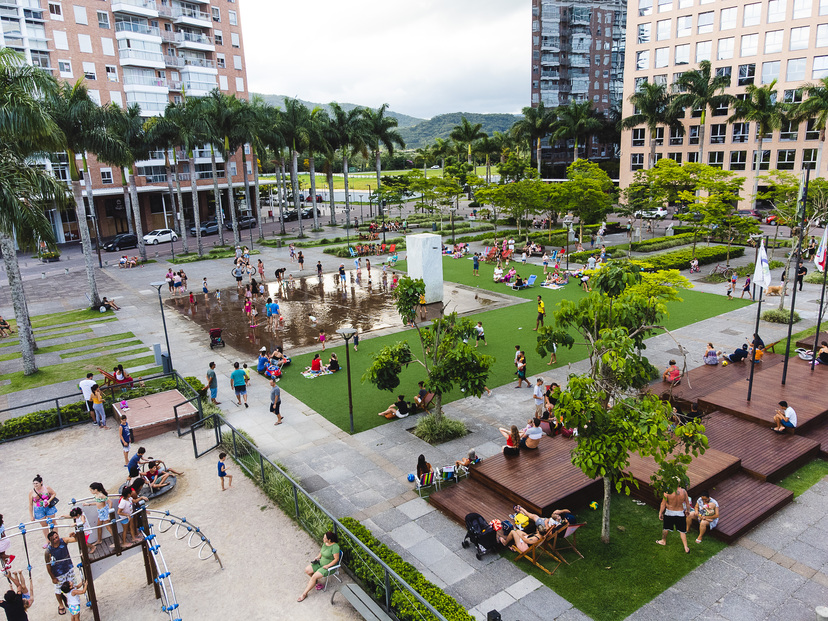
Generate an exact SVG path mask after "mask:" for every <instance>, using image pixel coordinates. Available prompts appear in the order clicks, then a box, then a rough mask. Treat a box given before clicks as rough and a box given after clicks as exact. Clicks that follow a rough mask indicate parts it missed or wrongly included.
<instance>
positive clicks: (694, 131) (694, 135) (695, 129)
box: [687, 125, 699, 144]
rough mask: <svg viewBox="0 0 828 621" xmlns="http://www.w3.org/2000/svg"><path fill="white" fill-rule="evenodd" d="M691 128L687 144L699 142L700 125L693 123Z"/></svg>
mask: <svg viewBox="0 0 828 621" xmlns="http://www.w3.org/2000/svg"><path fill="white" fill-rule="evenodd" d="M689 129H690V131H689V132H688V138H687V144H699V126H698V125H691V126H690V128H689Z"/></svg>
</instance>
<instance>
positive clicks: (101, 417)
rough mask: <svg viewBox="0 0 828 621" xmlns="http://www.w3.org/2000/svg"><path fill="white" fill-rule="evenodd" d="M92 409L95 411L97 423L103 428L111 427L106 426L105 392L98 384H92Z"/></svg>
mask: <svg viewBox="0 0 828 621" xmlns="http://www.w3.org/2000/svg"><path fill="white" fill-rule="evenodd" d="M91 398H92V409H93V410H94V411H95V423H96V424H97V425H98V427H100V428H101V429H109V427H107V426H106V410H105V409H104V403H103V402H104V394H103V391H102V390H101V387H100V386H99V385H98V384H93V385H92V392H91Z"/></svg>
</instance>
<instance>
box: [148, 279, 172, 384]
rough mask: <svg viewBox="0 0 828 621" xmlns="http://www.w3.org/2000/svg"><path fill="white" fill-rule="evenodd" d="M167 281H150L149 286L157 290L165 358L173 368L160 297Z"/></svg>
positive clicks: (165, 319) (162, 303)
mask: <svg viewBox="0 0 828 621" xmlns="http://www.w3.org/2000/svg"><path fill="white" fill-rule="evenodd" d="M166 284H167V282H166V281H165V280H161V281H157V282H151V283H150V286H152V287H155V289H156V290H157V291H158V304H160V306H161V322H162V323H163V324H164V341H165V342H166V343H167V360H169V361H170V369H172V368H173V366H172V353H171V352H170V337H169V335H168V334H167V318H166V316H165V315H164V302H163V300H162V299H161V287H163V286H164V285H166Z"/></svg>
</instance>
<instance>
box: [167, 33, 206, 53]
mask: <svg viewBox="0 0 828 621" xmlns="http://www.w3.org/2000/svg"><path fill="white" fill-rule="evenodd" d="M173 43H174V45H176V46H178V47H179V48H181V49H190V50H201V51H203V52H213V51H215V49H216V46H215V43H213V38H212V37H208V36H207V35H206V34H204V33H202V32H176V33H175V40H174V41H173Z"/></svg>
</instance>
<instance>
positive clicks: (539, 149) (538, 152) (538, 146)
mask: <svg viewBox="0 0 828 621" xmlns="http://www.w3.org/2000/svg"><path fill="white" fill-rule="evenodd" d="M535 153H536V156H537V158H538V177H540V176H541V139H540V136H538V142H537V149H536V152H535Z"/></svg>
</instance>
